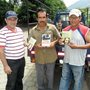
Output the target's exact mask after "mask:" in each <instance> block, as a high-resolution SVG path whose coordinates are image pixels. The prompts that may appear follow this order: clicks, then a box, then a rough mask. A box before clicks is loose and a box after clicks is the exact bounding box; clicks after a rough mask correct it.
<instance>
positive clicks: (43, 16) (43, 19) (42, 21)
mask: <svg viewBox="0 0 90 90" xmlns="http://www.w3.org/2000/svg"><path fill="white" fill-rule="evenodd" d="M37 20H38V24H39V25H40V26H45V25H46V23H47V12H46V10H45V9H43V8H38V10H37Z"/></svg>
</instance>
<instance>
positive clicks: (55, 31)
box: [53, 25, 61, 38]
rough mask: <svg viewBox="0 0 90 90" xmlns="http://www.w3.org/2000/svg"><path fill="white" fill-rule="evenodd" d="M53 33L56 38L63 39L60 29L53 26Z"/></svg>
mask: <svg viewBox="0 0 90 90" xmlns="http://www.w3.org/2000/svg"><path fill="white" fill-rule="evenodd" d="M53 32H54V36H55V37H56V38H61V35H60V32H59V31H58V29H57V28H56V27H55V26H54V25H53Z"/></svg>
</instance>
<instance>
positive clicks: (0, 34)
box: [0, 31, 6, 47]
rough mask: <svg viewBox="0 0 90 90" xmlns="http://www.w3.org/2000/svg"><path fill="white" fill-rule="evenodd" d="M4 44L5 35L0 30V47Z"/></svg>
mask: <svg viewBox="0 0 90 90" xmlns="http://www.w3.org/2000/svg"><path fill="white" fill-rule="evenodd" d="M5 45H6V36H5V34H4V33H3V32H2V31H0V47H4V46H5Z"/></svg>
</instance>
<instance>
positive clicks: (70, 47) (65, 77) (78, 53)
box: [59, 9, 90, 90]
mask: <svg viewBox="0 0 90 90" xmlns="http://www.w3.org/2000/svg"><path fill="white" fill-rule="evenodd" d="M69 20H70V25H69V26H67V27H66V28H65V29H64V31H69V30H71V31H72V36H71V40H70V43H69V44H66V45H65V57H64V64H63V69H62V77H61V80H60V86H59V90H69V85H70V82H71V80H72V78H74V81H75V83H74V88H73V90H82V82H83V77H84V64H85V57H86V52H87V48H90V30H89V28H88V27H86V26H84V25H81V24H80V21H81V11H80V10H78V9H72V10H71V11H70V13H69ZM86 42H87V43H86Z"/></svg>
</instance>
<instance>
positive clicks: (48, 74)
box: [35, 63, 55, 90]
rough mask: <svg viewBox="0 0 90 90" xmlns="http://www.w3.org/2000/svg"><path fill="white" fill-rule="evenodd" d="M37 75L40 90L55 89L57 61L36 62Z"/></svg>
mask: <svg viewBox="0 0 90 90" xmlns="http://www.w3.org/2000/svg"><path fill="white" fill-rule="evenodd" d="M35 65H36V75H37V84H38V90H53V78H54V67H55V63H49V64H39V63H36V64H35Z"/></svg>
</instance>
